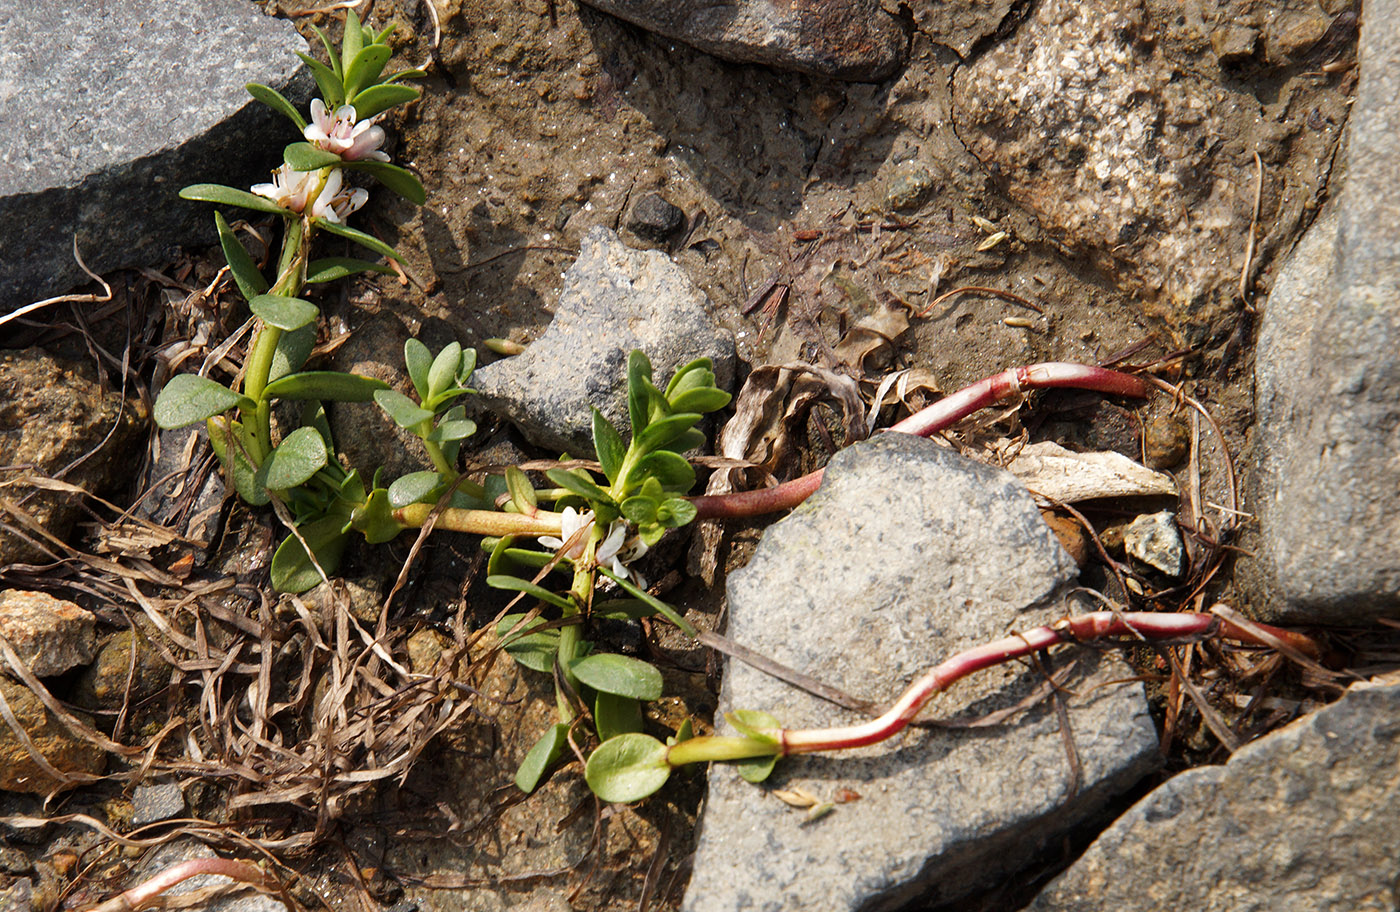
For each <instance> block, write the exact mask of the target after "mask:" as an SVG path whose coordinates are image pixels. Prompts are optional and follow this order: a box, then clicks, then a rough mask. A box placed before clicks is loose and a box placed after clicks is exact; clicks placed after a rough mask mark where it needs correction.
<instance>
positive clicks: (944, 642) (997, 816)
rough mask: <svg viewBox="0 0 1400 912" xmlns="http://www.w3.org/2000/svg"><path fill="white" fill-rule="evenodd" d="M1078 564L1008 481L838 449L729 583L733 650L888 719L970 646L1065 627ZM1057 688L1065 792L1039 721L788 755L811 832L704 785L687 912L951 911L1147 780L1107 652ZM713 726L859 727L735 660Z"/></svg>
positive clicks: (910, 457)
mask: <svg viewBox="0 0 1400 912" xmlns="http://www.w3.org/2000/svg"><path fill="white" fill-rule="evenodd" d="M1074 577H1075V567H1074V563H1073V562H1072V560H1071V559H1070V557H1069V556H1068V555H1067V554H1066V553H1065V552H1064V551H1063V549H1061V547H1060V546H1059V544H1058V543H1057V542H1056V540H1055V538H1054V535H1053V533H1052V532H1051V531H1050V529H1049V527H1048V526H1046V524H1045V523H1044V522H1043V521H1042V520H1041V518H1040V515H1039V512H1038V511H1037V510H1036V507H1035V504H1034V502H1033V501H1032V499H1031V497H1030V495H1029V494H1028V493H1027V492H1026V490H1025V488H1024V487H1022V486H1021V485H1020V484H1019V483H1018V482H1017V481H1016V480H1015V478H1014V477H1013V476H1011V475H1010V474H1009V473H1007V472H1004V471H1002V470H1000V469H994V468H991V467H989V466H985V465H982V464H979V463H974V462H971V461H969V460H966V459H964V458H963V457H961V456H958V455H957V454H954V453H952V452H950V451H948V450H946V449H943V448H941V447H939V446H937V445H936V444H934V443H932V442H930V441H927V440H924V439H921V438H916V437H910V436H906V435H900V434H887V435H883V436H881V437H878V438H876V439H873V440H869V441H865V442H862V443H858V444H856V445H854V446H852V447H849V448H848V449H846V450H843V451H842V452H840V453H839V454H837V456H836V457H835V458H834V459H833V460H832V462H831V464H830V466H829V467H828V469H827V473H826V477H825V480H824V482H823V484H822V487H821V489H820V490H819V491H818V492H817V493H816V494H815V495H813V496H812V497H811V498H810V499H809V500H808V501H807V503H806V504H804V505H803V506H802V507H799V508H798V509H797V510H795V511H794V512H793V513H792V514H791V515H790V516H788V517H787V518H785V519H783V520H781V521H780V522H778V523H776V524H774V525H773V526H772V527H770V528H769V529H768V530H767V532H766V533H765V535H764V538H763V541H762V543H761V544H760V545H759V547H758V549H757V551H756V552H755V553H754V556H753V559H752V560H751V561H750V563H749V564H748V566H746V567H745V568H744V569H743V570H742V571H739V572H737V573H735V574H734V575H733V576H732V577H731V578H730V581H729V588H728V595H729V617H730V629H729V633H730V636H732V637H733V638H734V639H735V640H737V641H738V642H740V643H742V644H744V645H746V646H749V647H750V648H753V649H756V650H757V651H758V652H760V653H762V654H764V655H767V656H771V657H772V658H774V659H776V660H777V661H779V662H782V663H784V664H787V665H790V666H792V667H795V668H797V669H798V670H800V671H805V672H807V673H808V674H812V675H814V676H816V677H818V678H820V679H822V680H824V681H827V682H828V683H831V684H834V685H836V686H837V687H840V688H842V689H844V690H846V691H847V692H849V693H852V694H854V695H856V696H858V697H862V698H865V699H871V700H875V701H878V702H881V703H885V702H888V701H891V700H892V699H893V698H894V697H895V696H896V695H897V694H898V693H899V692H900V691H901V690H902V689H903V688H904V687H905V686H906V685H907V684H909V683H910V681H911V680H912V679H913V678H915V677H917V676H919V675H920V674H922V673H923V672H924V671H926V670H927V668H928V667H930V666H931V665H933V664H935V663H936V662H938V661H940V660H942V659H943V658H945V657H947V656H948V655H950V654H952V653H954V652H957V651H960V650H962V649H965V648H968V647H971V646H974V645H978V644H981V643H985V642H986V641H988V640H990V639H993V638H996V637H1000V636H1004V635H1006V634H1007V633H1008V632H1009V631H1011V630H1015V629H1024V628H1027V627H1031V626H1035V625H1036V624H1040V623H1045V622H1047V621H1050V620H1052V619H1054V618H1056V617H1059V616H1062V615H1063V614H1064V613H1065V611H1066V608H1065V606H1064V604H1063V603H1062V602H1061V601H1060V593H1061V590H1062V589H1063V588H1064V587H1065V586H1066V585H1067V584H1068V583H1069V582H1070V581H1071V580H1073V579H1074ZM1076 658H1077V659H1078V660H1079V664H1078V665H1077V666H1076V668H1075V670H1074V671H1073V673H1072V676H1071V678H1070V683H1067V685H1066V686H1067V687H1068V688H1069V689H1071V690H1073V691H1074V692H1076V693H1079V694H1082V695H1083V696H1082V697H1080V698H1075V699H1073V700H1072V701H1071V702H1070V708H1069V710H1068V712H1069V718H1070V720H1071V727H1072V731H1073V736H1074V742H1075V745H1076V747H1077V750H1078V754H1079V758H1080V761H1081V763H1082V765H1083V783H1082V785H1081V787H1080V788H1079V790H1078V792H1077V793H1076V794H1070V788H1071V779H1072V776H1071V772H1070V765H1069V762H1068V759H1067V756H1066V753H1065V746H1064V744H1063V742H1062V741H1061V736H1060V733H1059V731H1058V728H1057V723H1056V720H1055V712H1054V710H1053V708H1052V707H1051V706H1050V704H1049V703H1047V702H1045V701H1042V702H1040V703H1038V704H1037V705H1036V706H1035V707H1034V708H1033V709H1031V710H1030V711H1028V712H1025V713H1022V714H1019V715H1014V716H1013V717H1012V718H1010V719H1008V720H1006V721H1003V722H1001V723H998V724H996V725H992V726H990V727H986V728H973V729H968V728H964V729H954V728H939V729H932V730H907V731H906V732H905V733H903V734H901V735H900V736H898V737H896V738H894V739H892V740H891V741H888V742H885V743H883V744H879V745H875V746H872V747H868V748H863V749H860V750H855V751H848V752H843V753H841V754H833V755H821V756H818V755H810V756H806V757H800V758H790V759H788V760H784V761H783V762H781V763H780V764H779V765H778V769H777V771H776V772H775V774H774V777H773V779H772V780H770V781H771V784H772V785H774V786H778V787H782V788H786V789H794V788H797V789H803V790H805V791H807V792H808V793H810V794H812V795H813V796H815V797H817V798H819V799H822V800H831V799H832V798H833V797H835V796H836V794H837V792H838V790H839V789H842V788H845V789H850V790H853V791H855V792H857V793H859V795H860V798H859V800H856V801H851V802H849V803H846V804H842V805H840V806H839V807H838V809H837V810H836V811H835V812H834V813H832V814H830V815H829V816H827V817H825V818H823V819H821V820H819V821H816V822H815V823H805V818H804V815H803V814H802V813H800V812H797V811H794V810H793V809H792V808H790V807H788V806H787V805H786V804H784V803H783V802H781V801H780V800H778V799H777V798H775V797H774V796H773V795H771V794H769V793H768V792H767V791H766V790H764V789H760V788H757V787H755V786H753V785H750V784H748V783H746V782H744V781H743V780H741V779H740V778H739V776H738V774H737V773H736V772H735V770H734V768H733V767H732V766H730V765H727V764H716V765H714V767H713V768H712V769H711V771H710V777H709V797H708V798H707V800H706V806H705V811H704V818H703V822H702V828H701V834H700V844H699V848H698V850H697V853H696V859H695V873H694V876H693V878H692V881H691V884H690V887H689V889H688V891H687V893H686V897H685V901H684V906H683V908H684V910H685V912H720V910H725V912H733V910H765V912H777V910H792V909H822V910H856V909H861V910H870V909H887V908H898V907H900V906H901V905H902V904H905V903H907V902H909V901H910V900H911V899H913V898H914V897H916V896H919V897H921V899H922V901H923V902H926V903H938V902H948V901H953V900H956V899H958V898H959V897H961V896H964V895H966V894H968V893H971V892H973V891H974V890H976V889H978V888H979V887H981V886H985V885H986V884H987V883H988V882H989V881H992V880H995V879H996V878H998V877H1001V876H1004V875H1005V874H1006V873H1007V872H1008V871H1011V870H1014V869H1015V868H1016V867H1017V865H1018V864H1021V863H1023V860H1024V859H1027V858H1029V857H1030V856H1031V854H1032V853H1033V852H1034V850H1035V849H1036V848H1037V847H1039V846H1042V845H1043V844H1045V842H1046V841H1047V840H1051V839H1053V838H1055V836H1056V835H1057V834H1061V833H1063V832H1065V831H1066V830H1067V829H1068V828H1070V827H1073V826H1075V825H1076V824H1077V823H1081V822H1083V821H1084V820H1086V819H1088V818H1091V817H1093V816H1094V814H1095V813H1096V811H1098V810H1099V809H1100V808H1101V804H1102V802H1103V801H1104V800H1105V798H1106V797H1107V796H1108V795H1110V794H1112V793H1115V792H1117V791H1119V790H1122V789H1124V788H1126V787H1128V786H1129V785H1130V784H1131V783H1133V782H1134V781H1136V780H1137V779H1138V778H1139V777H1140V776H1142V775H1143V774H1144V773H1145V772H1147V771H1148V770H1149V769H1151V768H1152V766H1153V765H1154V763H1155V759H1154V758H1155V751H1156V746H1157V736H1156V732H1155V729H1154V727H1153V724H1152V721H1151V719H1150V718H1149V716H1148V710H1147V703H1146V700H1145V698H1144V695H1143V691H1142V687H1141V685H1138V684H1110V685H1107V686H1103V687H1099V688H1095V686H1094V684H1093V683H1091V682H1090V679H1093V680H1095V681H1101V680H1111V679H1118V680H1122V679H1125V678H1127V677H1130V675H1131V673H1130V672H1129V671H1128V670H1127V668H1126V666H1125V665H1124V664H1123V663H1122V661H1121V660H1120V659H1118V658H1117V657H1116V656H1114V655H1112V654H1109V653H1103V654H1099V653H1093V654H1089V653H1087V651H1086V652H1085V653H1084V654H1080V655H1077V656H1076ZM1041 682H1042V678H1041V677H1040V676H1039V675H1038V674H1037V673H1036V672H1034V671H1032V670H1030V669H1028V668H1026V667H1024V666H1021V665H1016V664H1012V665H1010V666H1003V667H1001V668H998V669H993V670H991V671H988V672H986V673H983V674H980V675H976V676H973V677H972V678H969V679H967V680H965V681H963V682H960V683H958V684H957V685H956V686H955V687H954V688H952V690H951V691H950V692H949V693H948V694H946V695H944V696H943V697H941V698H939V699H938V700H936V701H935V702H934V703H933V705H932V708H931V710H930V714H931V715H935V716H939V717H946V716H950V715H951V716H961V717H969V716H980V715H983V714H986V713H990V712H994V711H996V710H998V709H1001V708H1005V707H1008V706H1010V705H1012V704H1015V703H1016V702H1017V701H1020V700H1022V699H1024V698H1025V697H1026V696H1027V694H1028V693H1030V692H1032V691H1033V690H1034V689H1035V688H1036V687H1037V686H1038V685H1040V684H1041ZM720 704H721V709H722V710H725V711H729V710H733V709H736V708H739V709H761V710H765V711H768V712H771V713H773V714H774V715H775V716H776V717H777V718H778V720H779V721H780V722H781V723H783V724H784V725H786V726H789V727H824V726H830V725H837V724H846V723H849V722H851V721H854V719H853V716H852V714H851V713H850V712H848V711H846V710H843V709H839V708H837V707H835V706H833V705H831V704H828V703H825V702H823V701H821V700H818V699H817V698H815V697H812V696H810V695H808V694H806V693H805V692H800V691H797V690H795V689H794V688H792V687H790V686H788V685H786V684H782V683H780V682H778V681H776V680H774V679H772V678H770V677H767V676H766V675H763V674H762V673H760V672H757V671H755V670H754V669H752V668H750V667H748V666H746V665H742V664H739V663H736V662H729V663H727V665H726V668H725V677H724V688H723V691H722V693H721V696H720Z"/></svg>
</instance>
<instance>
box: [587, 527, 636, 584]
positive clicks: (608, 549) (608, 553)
mask: <svg viewBox="0 0 1400 912" xmlns="http://www.w3.org/2000/svg"><path fill="white" fill-rule="evenodd" d="M627 531H628V530H627V521H626V520H625V519H617V520H614V521H613V524H612V525H611V526H609V527H608V534H607V536H606V537H605V538H604V539H603V540H602V542H601V543H599V545H598V551H597V552H596V554H595V555H594V556H595V557H596V558H597V560H598V563H600V564H606V563H611V566H609V567H608V569H609V570H611V571H612V572H613V575H614V576H616V577H617V578H618V579H631V580H632V582H634V583H636V584H637V586H639V587H640V588H642V589H645V588H646V587H647V581H646V578H645V577H643V576H642V575H641V574H640V573H638V572H637V571H636V570H633V569H631V568H629V567H628V566H627V565H628V564H630V563H632V561H634V560H636V559H637V558H639V557H641V556H642V555H643V554H646V553H647V544H646V542H644V541H642V540H641V539H640V538H638V537H636V536H634V537H632V538H631V539H630V540H629V539H628V537H627Z"/></svg>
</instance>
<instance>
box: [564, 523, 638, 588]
mask: <svg viewBox="0 0 1400 912" xmlns="http://www.w3.org/2000/svg"><path fill="white" fill-rule="evenodd" d="M561 517H562V518H561V520H560V525H561V526H562V529H561V530H560V533H559V536H560V537H558V538H555V537H554V536H552V535H542V536H540V538H539V542H540V544H542V545H544V546H545V547H546V548H549V549H550V550H552V551H560V550H561V549H564V548H565V547H566V546H567V548H568V550H566V551H563V556H564V557H568V558H577V557H582V556H583V546H584V543H585V542H586V541H587V538H588V535H587V531H588V530H589V529H591V528H592V526H593V512H592V511H591V510H584V511H583V512H581V513H580V512H579V511H578V510H575V509H574V508H573V507H565V508H564V510H563V512H562V514H561ZM629 531H630V530H629V529H628V527H627V520H625V519H616V520H613V522H612V524H611V525H609V526H608V534H607V535H605V536H603V540H602V541H601V542H599V543H598V550H597V552H596V553H595V554H594V559H595V560H597V562H598V563H599V564H604V565H608V569H610V570H611V571H612V572H613V575H614V576H617V577H618V578H619V579H630V580H632V581H633V582H634V583H636V584H637V585H638V586H640V587H642V588H643V589H645V588H646V585H647V582H646V579H645V578H644V577H643V576H642V575H641V574H640V573H638V572H637V571H636V570H633V569H631V568H629V567H628V566H627V565H628V564H630V563H632V562H633V561H634V560H636V559H637V558H639V557H641V556H642V555H643V554H646V553H647V545H646V543H645V542H643V541H642V540H641V539H640V538H638V537H637V536H635V535H629V534H628V533H629Z"/></svg>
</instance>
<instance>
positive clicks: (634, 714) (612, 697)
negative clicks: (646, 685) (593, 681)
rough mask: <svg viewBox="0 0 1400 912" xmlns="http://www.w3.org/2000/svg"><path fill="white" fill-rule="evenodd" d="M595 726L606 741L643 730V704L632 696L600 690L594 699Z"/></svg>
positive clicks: (600, 736)
mask: <svg viewBox="0 0 1400 912" xmlns="http://www.w3.org/2000/svg"><path fill="white" fill-rule="evenodd" d="M593 727H594V729H595V730H596V731H597V732H598V737H599V738H600V739H602V740H604V741H606V740H608V739H609V738H616V737H617V736H618V735H625V734H627V733H628V732H639V731H641V730H642V704H640V703H638V702H637V701H636V700H633V699H632V698H631V697H619V696H617V695H616V694H610V693H606V692H605V691H601V690H600V691H598V695H597V696H596V697H594V699H593Z"/></svg>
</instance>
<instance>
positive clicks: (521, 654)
mask: <svg viewBox="0 0 1400 912" xmlns="http://www.w3.org/2000/svg"><path fill="white" fill-rule="evenodd" d="M523 617H525V615H523V614H508V615H506V616H505V617H503V618H501V622H500V623H499V624H497V625H496V636H498V637H500V638H501V648H502V649H504V650H505V651H506V653H507V654H508V655H509V656H510V657H511V658H512V659H515V661H517V662H519V663H520V664H521V665H524V666H525V667H526V668H528V669H530V670H531V671H538V672H541V673H543V674H550V673H552V672H553V671H554V659H555V656H557V655H558V654H559V631H558V630H554V629H551V630H539V631H536V630H535V628H536V627H540V626H543V624H544V623H545V622H544V619H543V618H535V619H534V620H533V621H530V622H528V623H527V624H526V626H525V627H524V628H523V629H521V630H520V631H517V632H516V633H510V629H511V628H512V627H514V626H515V625H516V624H518V623H520V619H521V618H523Z"/></svg>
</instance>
